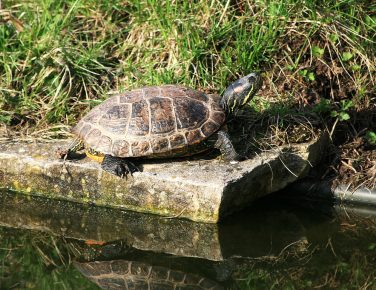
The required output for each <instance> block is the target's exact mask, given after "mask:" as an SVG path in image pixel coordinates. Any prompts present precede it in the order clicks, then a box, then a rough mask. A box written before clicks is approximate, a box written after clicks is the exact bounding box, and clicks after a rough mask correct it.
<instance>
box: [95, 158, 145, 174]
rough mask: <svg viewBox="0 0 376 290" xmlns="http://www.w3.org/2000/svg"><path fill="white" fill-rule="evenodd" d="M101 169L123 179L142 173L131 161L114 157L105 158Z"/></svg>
mask: <svg viewBox="0 0 376 290" xmlns="http://www.w3.org/2000/svg"><path fill="white" fill-rule="evenodd" d="M101 167H102V169H103V170H105V171H107V172H109V173H111V174H114V175H116V176H119V177H121V178H123V177H127V176H128V174H131V175H132V174H133V173H134V172H136V171H140V170H139V169H138V168H137V166H136V165H134V164H133V163H132V162H131V161H129V160H127V159H125V158H121V157H115V156H112V155H105V156H104V158H103V161H102V164H101Z"/></svg>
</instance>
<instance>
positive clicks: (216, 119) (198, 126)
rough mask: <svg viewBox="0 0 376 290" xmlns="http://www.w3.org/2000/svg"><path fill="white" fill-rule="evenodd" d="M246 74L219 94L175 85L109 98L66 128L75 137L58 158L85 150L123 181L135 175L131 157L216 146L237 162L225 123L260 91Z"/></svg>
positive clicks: (193, 151)
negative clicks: (72, 125)
mask: <svg viewBox="0 0 376 290" xmlns="http://www.w3.org/2000/svg"><path fill="white" fill-rule="evenodd" d="M261 84H262V80H261V76H260V74H259V73H256V72H252V73H250V74H248V75H246V76H244V77H242V78H240V79H238V80H236V81H235V82H233V83H231V84H230V86H228V87H227V89H226V90H225V91H224V93H223V96H222V97H220V96H218V95H208V94H205V93H204V92H201V91H198V90H194V89H191V88H187V87H184V86H181V85H162V86H149V87H143V88H138V89H134V90H130V91H126V92H124V93H120V94H117V95H114V96H112V97H110V98H108V99H107V100H105V101H104V102H102V103H101V104H99V105H97V106H95V107H94V108H93V109H92V110H91V111H89V113H87V115H86V116H84V117H83V118H82V119H81V120H80V121H79V122H78V123H77V125H76V126H74V128H73V129H72V132H73V134H75V135H76V138H75V139H74V140H73V142H72V143H71V144H70V146H69V148H68V149H67V150H61V151H60V152H59V155H60V157H61V158H67V157H68V159H69V158H70V156H72V155H74V153H75V152H77V151H79V150H82V149H85V150H86V151H85V152H86V155H87V156H88V157H91V158H92V159H95V160H97V161H99V162H100V163H101V167H102V169H103V170H105V171H107V172H109V173H112V174H114V175H117V176H119V177H124V176H125V177H126V176H127V175H128V174H129V173H130V174H132V173H134V172H135V171H138V167H136V166H135V165H134V164H133V162H132V160H134V159H135V158H166V157H167V158H170V157H184V156H190V155H195V154H197V153H200V152H203V151H205V150H208V149H209V148H217V149H219V150H220V152H221V154H222V156H223V159H224V160H226V161H239V160H241V156H240V155H239V154H238V153H237V152H236V151H235V149H234V146H233V145H232V142H231V140H230V138H229V135H228V133H227V126H226V121H227V120H228V119H229V118H233V117H234V116H235V115H236V112H237V111H238V110H239V109H240V108H241V107H243V106H245V105H246V104H247V103H248V102H249V101H250V100H251V99H252V97H253V96H254V95H255V93H256V92H257V91H258V89H259V88H260V87H261Z"/></svg>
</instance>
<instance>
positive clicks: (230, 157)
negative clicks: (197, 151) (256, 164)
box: [214, 130, 245, 161]
mask: <svg viewBox="0 0 376 290" xmlns="http://www.w3.org/2000/svg"><path fill="white" fill-rule="evenodd" d="M217 136H218V138H217V141H216V142H215V144H214V147H215V148H217V149H219V150H220V151H221V153H222V156H223V158H224V159H225V160H226V161H241V160H244V159H245V158H244V157H243V156H241V155H239V154H238V153H237V152H236V151H235V148H234V146H233V145H232V143H231V140H230V137H229V135H228V134H227V132H225V131H223V130H220V131H218V132H217Z"/></svg>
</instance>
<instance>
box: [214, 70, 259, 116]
mask: <svg viewBox="0 0 376 290" xmlns="http://www.w3.org/2000/svg"><path fill="white" fill-rule="evenodd" d="M261 85H262V79H261V76H260V74H258V73H255V72H253V73H250V74H249V75H246V76H245V77H242V78H240V79H238V80H237V81H235V82H233V83H232V84H231V85H230V86H229V87H228V88H227V89H226V90H225V92H224V94H223V97H222V99H221V101H220V105H221V106H222V108H224V110H225V111H226V113H227V114H235V113H236V112H237V111H238V110H239V109H240V108H242V107H243V106H245V105H246V104H247V103H248V102H249V101H250V100H252V98H253V96H254V95H255V94H256V92H257V91H258V90H259V89H260V88H261Z"/></svg>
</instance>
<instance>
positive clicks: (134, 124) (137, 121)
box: [124, 100, 150, 137]
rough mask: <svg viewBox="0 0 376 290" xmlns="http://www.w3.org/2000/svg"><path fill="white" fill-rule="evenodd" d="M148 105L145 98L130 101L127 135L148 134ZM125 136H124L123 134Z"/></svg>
mask: <svg viewBox="0 0 376 290" xmlns="http://www.w3.org/2000/svg"><path fill="white" fill-rule="evenodd" d="M149 127H150V126H149V106H148V104H147V102H146V101H145V100H141V101H139V102H134V103H132V115H131V118H130V120H129V128H128V135H130V136H145V135H147V134H149ZM124 137H125V136H124Z"/></svg>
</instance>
